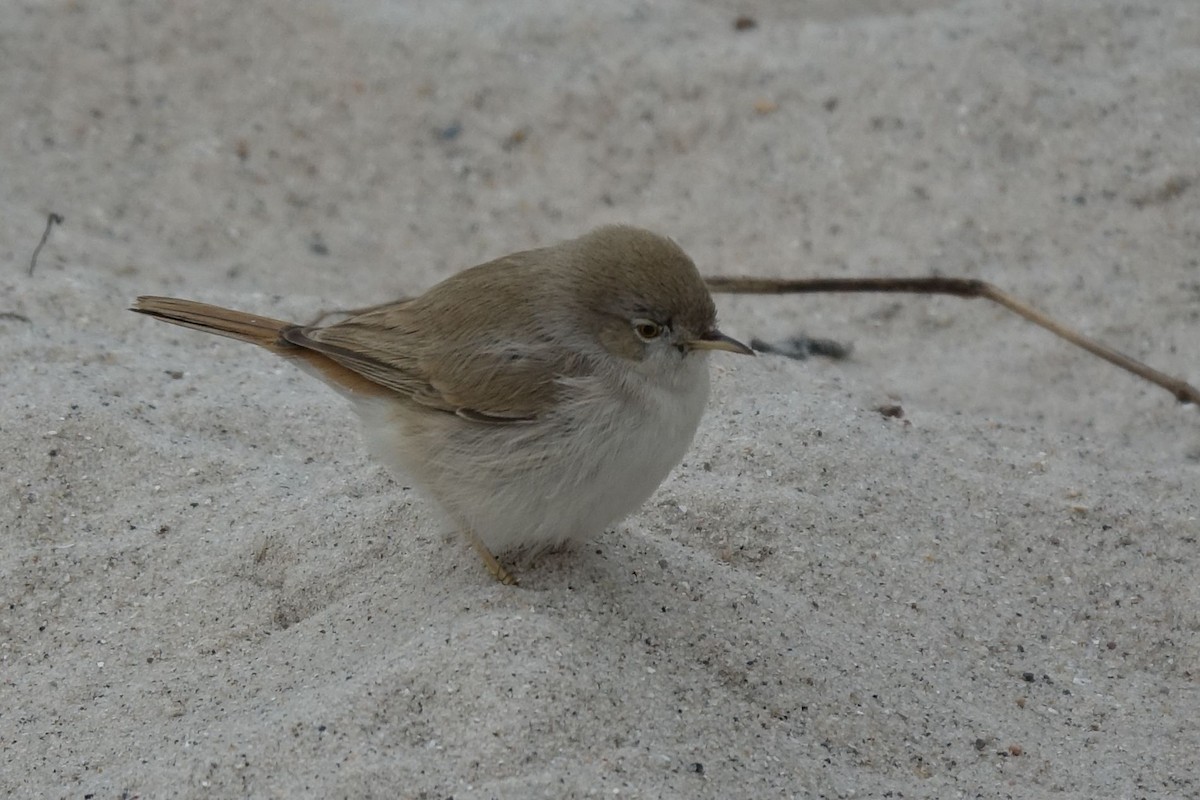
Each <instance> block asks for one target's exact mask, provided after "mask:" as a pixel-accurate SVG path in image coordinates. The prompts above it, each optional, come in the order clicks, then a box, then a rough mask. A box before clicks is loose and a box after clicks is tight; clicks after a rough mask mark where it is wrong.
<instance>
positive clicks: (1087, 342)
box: [705, 277, 1200, 406]
mask: <svg viewBox="0 0 1200 800" xmlns="http://www.w3.org/2000/svg"><path fill="white" fill-rule="evenodd" d="M705 280H706V281H707V283H708V287H709V288H710V289H712V290H713V291H714V292H725V293H728V294H810V293H815V292H904V293H908V294H948V295H954V296H955V297H968V298H970V297H983V298H985V299H987V300H991V301H992V302H993V303H999V304H1000V305H1002V306H1004V307H1005V308H1007V309H1008V310H1009V311H1011V312H1013V313H1014V314H1017V315H1018V316H1021V317H1024V318H1025V319H1027V320H1029V321H1030V322H1032V323H1033V324H1035V325H1040V326H1041V327H1043V328H1045V329H1046V330H1048V331H1050V332H1051V333H1053V334H1054V335H1055V336H1059V337H1061V338H1063V339H1066V340H1067V341H1068V342H1070V343H1071V344H1073V345H1075V346H1077V347H1082V348H1083V349H1084V350H1087V351H1088V352H1089V353H1091V354H1092V355H1094V356H1099V357H1100V358H1103V359H1104V360H1105V361H1107V362H1109V363H1110V364H1115V365H1117V366H1118V367H1120V368H1121V369H1123V370H1126V371H1127V372H1132V373H1133V374H1134V375H1137V376H1138V377H1140V378H1143V379H1144V380H1147V381H1150V382H1151V383H1154V384H1157V385H1158V386H1161V387H1162V388H1164V389H1166V390H1167V391H1168V392H1170V393H1171V394H1173V395H1174V396H1175V399H1176V400H1178V401H1179V402H1180V403H1192V404H1193V405H1197V406H1200V389H1197V388H1196V387H1194V386H1192V385H1191V384H1189V383H1186V382H1185V381H1182V380H1180V379H1179V378H1175V377H1172V376H1171V375H1167V374H1166V373H1163V372H1159V371H1158V370H1156V369H1154V368H1153V367H1151V366H1148V365H1146V364H1143V363H1142V362H1141V361H1138V360H1137V359H1136V358H1131V357H1130V356H1127V355H1125V354H1124V353H1120V352H1117V351H1116V350H1113V349H1112V348H1111V347H1109V346H1107V345H1104V344H1101V343H1100V342H1098V341H1096V340H1095V339H1092V338H1090V337H1087V336H1084V335H1083V334H1082V333H1080V332H1078V331H1076V330H1073V329H1071V328H1068V327H1067V326H1065V325H1062V324H1060V323H1058V322H1056V321H1055V320H1053V319H1051V318H1050V317H1048V316H1046V315H1045V314H1043V313H1042V312H1041V311H1038V310H1037V309H1036V308H1033V307H1032V306H1030V305H1029V304H1028V303H1025V302H1023V301H1021V300H1018V299H1017V298H1015V297H1013V296H1012V295H1010V294H1008V293H1007V292H1004V291H1001V290H1000V289H998V288H996V287H995V286H993V285H992V284H990V283H988V282H986V281H980V280H973V279H970V278H939V277H929V278H810V279H795V280H792V279H786V278H735V277H720V278H706V279H705Z"/></svg>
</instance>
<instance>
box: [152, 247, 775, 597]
mask: <svg viewBox="0 0 1200 800" xmlns="http://www.w3.org/2000/svg"><path fill="white" fill-rule="evenodd" d="M133 310H134V311H138V312H141V313H143V314H149V315H151V316H153V317H157V318H158V319H161V320H165V321H167V322H171V323H174V324H176V325H183V326H186V327H189V328H195V329H197V330H201V331H207V332H209V333H216V334H220V335H222V336H229V337H232V338H234V339H240V340H242V341H246V342H250V343H252V344H256V345H259V346H260V347H264V348H266V349H267V350H270V351H271V352H273V353H275V354H276V355H280V356H283V357H284V358H287V359H289V360H291V361H293V362H294V363H296V364H297V365H298V366H300V367H302V368H303V369H305V370H307V371H309V372H311V373H312V374H314V375H316V376H317V377H319V378H321V379H322V380H323V381H325V382H326V383H328V384H329V385H330V386H332V387H333V388H334V389H336V390H338V391H339V392H340V393H342V394H343V395H345V396H346V397H348V398H349V399H350V400H351V401H352V404H353V406H354V408H355V410H356V411H357V412H358V414H359V416H360V417H361V418H362V421H363V425H364V429H365V431H366V437H367V441H368V443H369V444H370V445H371V447H372V449H373V450H374V451H375V453H376V454H377V455H378V456H380V457H381V458H382V459H383V460H384V461H385V462H386V463H387V464H389V465H390V466H391V467H393V468H394V469H397V470H398V471H400V472H401V473H402V474H405V475H407V476H409V477H410V478H411V479H412V481H413V482H414V483H415V484H416V485H417V486H418V487H420V488H422V489H423V490H424V491H425V492H426V493H427V494H428V495H429V496H430V497H431V498H432V499H433V500H435V501H436V502H437V503H438V505H439V506H440V507H441V508H442V510H444V511H445V513H446V514H447V516H448V517H449V518H450V519H451V520H452V521H453V523H454V524H455V525H456V526H457V527H458V528H460V529H461V530H462V531H463V533H464V534H465V535H466V536H467V538H468V539H469V540H470V542H471V543H472V545H473V546H474V547H475V549H476V550H477V551H478V552H479V554H480V555H481V556H482V557H483V560H484V562H485V563H486V564H487V566H488V569H489V570H490V571H491V573H492V575H493V576H495V577H496V578H497V579H498V580H500V581H502V582H504V583H515V582H516V581H515V579H514V578H513V576H512V574H511V573H509V572H508V570H506V569H505V568H504V567H503V566H502V565H501V564H500V562H499V561H497V560H496V557H495V555H494V553H498V552H505V551H511V550H518V549H536V548H543V547H550V546H554V545H557V544H560V543H564V542H568V541H573V540H582V539H586V538H588V537H591V536H594V535H596V534H598V533H600V532H601V531H603V530H604V528H605V527H606V526H607V525H609V524H611V523H613V522H615V521H617V520H619V519H621V518H623V517H625V516H626V515H628V514H629V513H630V512H632V511H633V510H634V509H636V508H637V507H638V506H640V505H641V504H642V503H643V502H644V501H645V500H646V498H648V497H649V496H650V495H651V494H652V493H653V492H654V490H655V489H656V488H657V487H658V485H659V484H660V483H661V482H662V481H663V479H664V478H666V476H667V474H668V473H669V472H670V470H671V469H672V468H673V467H674V466H675V465H676V464H678V463H679V460H680V459H681V458H682V457H683V454H684V452H685V451H686V450H687V448H688V446H689V445H690V444H691V441H692V437H693V436H694V435H695V432H696V428H697V426H698V425H699V422H700V417H701V415H702V413H703V411H704V405H705V403H706V401H707V398H708V365H707V359H706V358H705V355H706V354H707V353H708V352H709V351H711V350H727V351H730V352H734V353H743V354H746V355H753V351H752V350H751V349H750V348H748V347H746V346H745V345H743V344H741V343H740V342H737V341H735V340H734V339H731V338H729V337H728V336H725V335H724V334H723V333H721V332H720V331H719V330H718V329H717V327H716V308H715V306H714V305H713V301H712V297H711V295H710V294H709V292H708V289H707V287H706V286H705V284H704V280H703V279H702V278H701V277H700V274H699V272H697V270H696V267H695V265H694V264H693V263H692V261H691V259H690V258H688V257H687V255H686V254H685V253H684V252H683V251H682V250H681V249H680V248H679V246H678V245H676V244H675V243H674V242H672V241H671V240H669V239H666V238H664V237H662V236H658V235H656V234H653V233H650V232H649V231H645V230H641V229H638V228H632V227H625V226H610V227H604V228H600V229H598V230H595V231H593V232H591V233H589V234H586V235H585V236H582V237H580V238H578V239H573V240H570V241H567V242H563V243H561V244H557V245H554V246H551V247H545V248H541V249H538V250H527V251H524V252H520V253H515V254H513V255H509V256H505V257H503V258H500V259H497V260H495V261H490V262H488V263H486V264H482V265H480V266H477V267H472V268H471V269H467V270H464V271H463V272H460V273H458V274H457V275H454V276H452V277H450V278H448V279H447V280H445V281H443V282H441V283H439V284H437V285H436V286H434V287H433V288H432V289H430V290H429V291H427V292H426V293H425V294H423V295H421V296H420V297H416V298H412V299H408V300H399V301H396V302H394V303H388V304H385V305H381V306H376V307H373V308H369V309H365V310H362V311H361V312H357V313H353V315H352V316H350V317H349V318H348V319H346V320H344V321H342V322H339V323H336V324H333V325H328V326H323V327H321V326H315V327H314V326H303V325H294V324H292V323H290V322H284V321H282V320H277V319H270V318H268V317H262V316H258V315H254V314H246V313H243V312H241V311H232V310H229V309H226V308H219V307H217V306H211V305H206V304H204V303H197V302H194V301H191V300H177V299H172V298H166V297H139V298H138V300H137V304H136V305H135V306H134V307H133Z"/></svg>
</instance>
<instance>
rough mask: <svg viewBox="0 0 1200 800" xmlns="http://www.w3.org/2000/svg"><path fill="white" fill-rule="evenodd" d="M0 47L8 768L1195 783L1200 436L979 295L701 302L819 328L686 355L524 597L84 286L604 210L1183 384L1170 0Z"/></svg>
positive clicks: (985, 790) (349, 268)
mask: <svg viewBox="0 0 1200 800" xmlns="http://www.w3.org/2000/svg"><path fill="white" fill-rule="evenodd" d="M739 15H746V16H748V17H750V18H753V20H755V21H756V22H757V25H756V26H755V27H749V28H747V29H745V30H738V29H736V26H735V20H736V19H737V18H738V16H739ZM0 58H2V59H3V67H2V69H0V76H2V80H0V108H2V109H3V111H2V113H0V119H2V120H3V124H2V125H0V255H2V256H3V265H4V268H3V270H0V359H2V361H0V363H2V364H3V389H2V390H0V391H2V397H3V401H4V402H3V405H2V412H0V476H2V477H3V483H2V490H0V529H2V538H0V592H2V593H3V606H2V607H0V736H2V744H0V752H2V758H3V760H2V762H0V795H7V796H13V797H70V798H83V797H94V798H131V797H140V798H157V797H172V796H174V797H237V796H248V797H288V798H292V797H349V798H357V797H406V798H410V797H411V798H431V799H432V798H438V799H439V800H440V799H441V798H447V797H454V798H456V799H457V800H462V798H492V797H495V798H526V797H531V798H559V797H564V798H565V797H601V796H604V797H634V798H659V797H662V798H676V797H678V798H693V797H713V798H731V797H738V798H768V797H770V798H774V797H798V798H807V797H826V798H834V797H839V798H840V797H906V798H918V797H931V798H957V797H970V798H974V797H984V798H993V797H1012V798H1041V797H1052V798H1078V799H1080V800H1082V799H1083V798H1088V799H1089V800H1090V799H1091V798H1099V797H1113V798H1143V797H1145V798H1195V797H1198V796H1200V757H1198V756H1197V753H1198V752H1200V722H1198V720H1200V577H1198V576H1200V522H1198V521H1197V517H1200V492H1198V490H1197V486H1198V483H1200V412H1198V411H1197V409H1196V408H1194V407H1185V406H1181V405H1179V404H1177V403H1175V402H1174V400H1173V399H1172V397H1171V396H1170V395H1169V394H1167V393H1166V392H1164V391H1162V390H1161V389H1158V388H1156V387H1153V386H1150V385H1149V384H1146V383H1143V382H1140V381H1138V380H1136V379H1134V378H1131V377H1129V376H1127V375H1126V374H1124V373H1122V372H1120V371H1118V370H1116V369H1114V368H1112V367H1110V366H1108V365H1107V364H1104V363H1103V362H1100V361H1098V360H1096V359H1094V358H1091V357H1089V356H1086V355H1085V354H1083V353H1082V352H1080V351H1077V350H1075V349H1073V348H1071V347H1070V346H1068V345H1066V344H1064V343H1061V342H1059V341H1058V340H1056V339H1053V338H1052V337H1050V336H1049V335H1048V334H1046V333H1044V332H1043V331H1041V330H1039V329H1037V328H1034V327H1032V326H1029V325H1028V324H1026V323H1024V322H1021V321H1019V320H1017V319H1016V318H1015V317H1012V316H1011V315H1008V314H1006V313H1005V312H1003V311H1001V310H999V309H997V308H994V307H992V306H989V305H986V304H984V303H983V302H982V301H964V300H955V299H949V298H944V299H924V298H912V297H904V298H895V297H858V298H851V297H841V296H813V297H793V298H753V297H749V298H747V297H742V298H720V299H719V304H720V307H721V318H722V327H723V328H724V329H725V330H726V331H727V332H728V333H729V334H731V335H733V336H737V337H739V338H747V339H748V338H750V337H753V336H759V337H762V338H765V339H780V338H784V337H787V336H790V335H793V334H795V333H798V332H804V333H807V334H809V335H812V336H820V337H830V338H834V339H837V340H839V341H844V342H851V343H853V345H854V353H853V357H852V358H851V359H850V360H848V361H841V362H838V361H829V360H820V359H818V360H809V361H804V362H799V361H791V360H787V359H784V358H781V357H768V356H762V357H759V358H757V359H746V358H739V357H736V356H732V355H726V354H718V355H717V356H716V357H715V358H714V359H713V362H714V367H713V373H714V388H713V399H712V403H711V407H710V411H709V413H708V415H707V416H706V418H705V421H704V423H703V424H702V426H701V428H700V432H699V434H698V435H697V438H696V442H695V445H694V447H693V448H692V450H691V452H690V453H689V455H688V456H687V458H686V459H685V462H684V463H683V464H682V465H681V466H680V467H679V468H678V469H677V470H676V471H675V472H674V473H673V475H672V476H671V477H670V478H669V479H668V480H667V481H666V482H665V483H664V484H663V486H662V487H661V488H660V489H659V490H658V492H657V493H656V494H655V495H654V497H653V498H652V499H651V500H650V501H649V502H648V503H647V504H646V505H645V506H644V507H643V508H642V509H641V510H640V511H638V512H637V513H636V514H635V515H633V516H632V517H630V518H629V519H628V520H626V521H624V522H623V523H621V524H620V525H617V526H616V527H615V528H614V529H613V530H610V531H608V532H606V533H605V534H604V535H603V536H601V537H600V538H598V539H597V540H596V541H594V542H593V543H590V544H589V545H587V546H585V547H581V548H577V549H576V550H574V551H572V552H568V553H564V554H556V555H552V556H549V557H546V558H543V559H541V560H540V561H538V562H536V563H534V564H532V565H523V566H522V568H521V575H522V578H523V583H522V586H521V587H520V588H515V589H514V588H509V587H504V586H500V585H497V584H496V583H495V582H493V581H492V580H491V579H490V578H489V577H488V576H487V574H486V573H485V572H484V570H483V569H482V567H481V565H480V563H479V561H478V559H477V558H476V556H475V555H474V553H472V552H471V551H470V549H469V548H468V547H467V546H466V545H465V544H464V543H463V542H461V541H460V540H459V539H457V538H454V537H452V536H447V534H446V532H445V531H444V530H443V528H442V526H441V523H440V522H439V521H438V519H437V517H436V516H435V514H434V512H433V509H432V508H431V506H430V504H429V503H428V502H426V501H425V500H424V499H423V498H422V497H420V496H419V495H418V494H416V493H415V492H414V491H413V490H411V489H410V488H407V487H406V486H405V485H404V484H403V483H402V482H399V481H394V480H393V479H392V478H391V477H390V476H389V475H388V474H387V473H386V472H385V471H384V470H383V469H382V467H380V466H379V465H378V464H377V463H375V462H374V461H372V460H371V459H370V458H369V457H368V455H367V449H366V447H364V445H363V442H362V441H361V439H360V436H359V434H358V430H357V427H356V424H355V422H354V420H353V418H352V416H351V414H350V412H349V410H348V408H347V407H346V406H345V405H344V404H343V403H342V402H341V401H340V400H339V399H338V397H337V396H336V395H335V394H333V393H332V392H331V391H329V390H327V389H326V388H325V387H323V386H321V385H320V384H319V383H317V382H316V381H313V380H312V379H311V378H309V377H307V376H306V375H304V374H302V373H300V372H299V371H298V370H296V369H294V368H292V367H290V366H289V365H287V364H285V363H282V362H279V361H276V360H273V359H272V358H271V357H270V356H269V355H268V354H266V353H263V352H261V351H256V350H254V349H253V348H250V347H248V346H245V345H241V344H238V343H235V342H230V341H227V340H222V339H218V338H216V337H206V336H203V335H201V334H198V333H193V332H191V331H186V330H182V329H178V328H172V327H167V326H164V325H160V324H158V323H155V322H153V321H151V320H149V319H146V318H144V317H139V316H137V315H134V314H131V313H128V312H127V311H126V310H125V309H126V307H127V306H128V305H129V303H130V302H131V300H132V299H133V298H134V297H135V296H136V295H138V294H172V295H180V296H184V297H192V298H196V299H202V300H206V301H209V302H215V303H220V304H225V305H231V306H237V307H240V308H244V309H247V310H252V311H256V312H261V313H264V314H269V315H271V316H276V317H286V318H294V319H297V320H304V319H308V318H311V317H312V316H314V315H315V314H316V313H317V312H318V311H320V310H323V309H331V308H344V307H353V306H362V305H367V304H371V303H375V302H379V301H382V300H385V299H390V298H392V297H397V296H401V295H404V294H408V293H415V292H419V291H421V290H422V289H423V288H425V287H427V286H429V285H431V284H432V283H434V282H435V281H436V280H438V279H440V278H442V277H444V276H446V275H448V274H450V273H451V272H453V271H455V270H457V269H460V268H462V267H465V266H469V265H471V264H474V263H477V262H479V261H482V260H485V259H488V258H491V257H494V256H498V255H501V254H504V253H507V252H510V251H512V250H516V249H522V248H526V247H530V246H535V245H540V244H546V243H550V242H553V241H556V240H559V239H563V238H568V237H571V236H575V235H577V234H579V233H582V232H583V231H585V230H588V229H589V228H591V227H593V226H595V225H598V224H601V223H605V222H631V223H635V224H639V225H643V226H646V227H650V228H653V229H655V230H658V231H661V232H663V233H667V234H669V235H671V236H672V237H674V238H675V239H677V240H678V241H679V242H680V243H681V244H682V245H683V246H684V247H685V249H687V250H688V252H689V253H691V254H692V256H693V257H694V258H695V259H696V261H697V263H698V264H699V265H700V267H701V270H702V271H704V272H706V273H708V274H718V273H741V274H755V275H779V276H816V275H827V276H839V275H889V274H916V275H919V274H930V273H938V274H945V275H962V276H967V277H977V278H982V279H985V280H988V281H992V282H994V283H996V284H998V285H1000V286H1001V287H1004V288H1006V289H1007V290H1009V291H1011V292H1013V293H1014V294H1016V295H1018V296H1021V297H1025V298H1029V299H1031V300H1033V301H1035V302H1036V303H1037V304H1038V305H1039V306H1041V307H1042V308H1045V309H1047V310H1050V311H1052V312H1053V313H1055V314H1057V315H1058V316H1060V317H1061V318H1062V319H1063V320H1065V321H1068V322H1070V323H1072V324H1075V325H1077V326H1079V327H1080V328H1081V329H1083V330H1085V331H1087V332H1089V333H1091V334H1093V335H1095V336H1097V337H1099V338H1100V339H1102V340H1104V341H1106V342H1109V343H1111V344H1112V345H1114V346H1116V347H1118V348H1120V349H1122V350H1125V351H1128V352H1129V353H1131V354H1132V355H1134V356H1136V357H1139V358H1142V359H1144V360H1146V361H1147V362H1149V363H1151V364H1153V365H1155V366H1157V367H1159V368H1161V369H1163V370H1165V371H1167V372H1169V373H1173V374H1178V375H1180V376H1181V377H1183V378H1184V379H1186V380H1189V381H1191V382H1193V383H1196V382H1198V381H1200V122H1198V120H1200V6H1198V5H1197V3H1196V0H1121V1H1120V2H1116V1H1115V0H1113V1H1111V2H1110V1H1109V0H1093V1H1092V2H1087V3H1084V2H1068V0H1059V1H1058V2H1055V1H1054V0H1050V1H1049V2H1047V1H1046V0H1011V1H1010V2H1003V3H1001V2H994V0H974V1H973V2H969V1H965V2H938V1H937V0H906V1H905V2H889V0H808V1H802V0H757V1H756V0H745V1H744V2H737V3H734V2H728V3H727V2H721V1H719V0H709V2H696V1H695V0H693V1H692V2H687V1H685V0H662V1H661V2H658V0H656V2H630V3H603V2H601V3H592V4H582V3H568V2H532V0H527V1H526V2H506V3H492V2H486V1H485V0H477V1H476V2H465V1H458V2H454V1H451V0H442V1H441V2H436V3H435V2H403V1H402V0H392V2H366V1H365V0H356V1H355V2H349V3H346V2H331V1H330V2H324V3H318V2H293V1H291V0H265V2H257V3H243V2H236V1H235V0H205V2H198V1H197V2H182V3H161V2H152V1H151V0H130V1H129V2H120V3H117V2H108V3H102V2H90V1H86V0H47V1H46V2H18V1H17V0H8V2H6V3H4V10H3V25H2V26H0ZM52 211H53V212H58V213H61V214H62V215H64V217H65V223H64V224H63V225H62V226H61V227H58V228H56V229H54V230H53V231H52V233H51V234H50V237H49V240H48V241H47V244H46V246H45V248H44V249H43V250H42V252H41V254H40V257H39V260H38V263H37V268H36V271H35V272H34V273H33V274H32V276H31V275H29V274H27V271H28V266H29V259H30V255H31V253H32V251H33V249H34V246H35V245H36V244H37V241H38V238H39V237H40V236H41V234H42V230H43V225H44V222H45V219H46V215H47V214H48V213H49V212H52ZM884 404H899V405H901V406H902V407H903V411H904V416H903V418H888V417H885V416H884V415H883V414H881V413H880V412H879V411H878V410H876V409H877V407H879V406H881V405H884Z"/></svg>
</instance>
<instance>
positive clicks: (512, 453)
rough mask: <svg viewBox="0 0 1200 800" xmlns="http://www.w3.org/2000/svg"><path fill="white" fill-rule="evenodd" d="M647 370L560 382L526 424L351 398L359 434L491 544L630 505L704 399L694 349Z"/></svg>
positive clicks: (662, 470)
mask: <svg viewBox="0 0 1200 800" xmlns="http://www.w3.org/2000/svg"><path fill="white" fill-rule="evenodd" d="M671 367H673V368H672V369H670V370H668V371H667V373H666V374H663V373H659V374H657V375H655V376H653V377H654V379H653V380H646V379H644V378H640V377H637V376H634V377H632V378H630V377H629V376H626V379H625V380H624V381H623V384H622V385H621V386H620V387H614V385H613V384H612V383H611V382H608V381H605V380H604V379H602V378H595V377H591V378H586V379H579V380H577V381H574V382H573V383H568V384H567V385H566V387H567V389H568V394H569V395H570V396H571V400H570V401H569V402H566V403H564V404H563V406H562V407H561V408H560V409H558V410H556V411H555V412H554V413H552V414H550V415H548V416H547V417H545V418H543V419H541V420H539V421H537V422H531V423H524V424H500V425H488V424H480V423H471V422H468V421H466V420H462V419H458V418H455V417H452V416H450V415H447V414H445V413H437V414H429V413H422V414H420V415H419V418H413V415H412V412H411V410H409V409H408V408H403V409H402V408H399V407H398V404H396V403H389V404H388V405H387V406H386V407H381V406H379V405H378V404H376V405H373V406H360V408H359V411H360V413H361V415H362V417H363V420H364V423H365V428H366V430H367V436H368V439H369V440H370V441H371V442H372V443H373V444H374V447H373V449H374V450H375V451H376V453H377V454H378V455H379V456H381V457H382V458H383V459H384V460H385V461H387V462H388V463H389V464H391V465H392V466H394V467H398V468H399V469H400V470H402V471H403V472H404V473H407V474H408V476H410V477H411V478H412V480H413V481H414V482H415V483H416V484H417V485H418V486H420V487H421V488H422V489H424V490H425V491H426V493H427V494H429V495H430V496H431V497H432V499H434V500H436V501H437V502H438V504H439V505H440V506H441V507H442V508H443V509H444V510H445V512H446V513H447V514H448V515H449V517H450V518H451V519H452V520H453V521H454V523H455V524H456V525H458V526H460V527H469V528H470V529H472V530H474V531H475V533H476V534H477V535H478V536H479V537H480V538H481V539H482V540H483V541H484V543H485V544H487V546H488V548H489V549H491V550H492V552H494V553H500V552H504V551H510V550H515V549H524V548H531V549H541V548H544V547H549V546H553V545H556V544H560V543H562V542H565V541H569V540H580V539H586V538H589V537H592V536H595V535H597V534H599V533H600V532H602V531H603V530H604V529H605V528H606V527H607V526H608V525H611V524H612V523H614V522H616V521H618V520H620V519H622V518H624V517H625V516H627V515H628V514H629V513H630V512H632V511H634V510H635V509H636V508H638V507H639V506H640V505H641V504H642V503H643V502H645V501H646V499H647V498H649V497H650V495H651V494H652V493H653V492H654V490H655V489H656V488H658V485H659V484H660V483H662V481H663V479H664V478H666V476H667V474H668V473H669V472H670V471H671V469H672V468H673V467H674V466H675V465H676V464H678V463H679V461H680V459H682V458H683V455H684V453H685V452H686V451H687V449H688V447H689V446H690V445H691V442H692V438H693V436H694V435H695V433H696V428H697V426H698V425H699V423H700V418H701V416H702V414H703V413H704V406H705V403H706V402H707V399H708V364H707V359H706V358H705V356H704V354H700V353H696V354H692V355H690V356H688V357H687V358H684V359H681V360H678V361H677V362H676V363H674V364H672V365H671Z"/></svg>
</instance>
